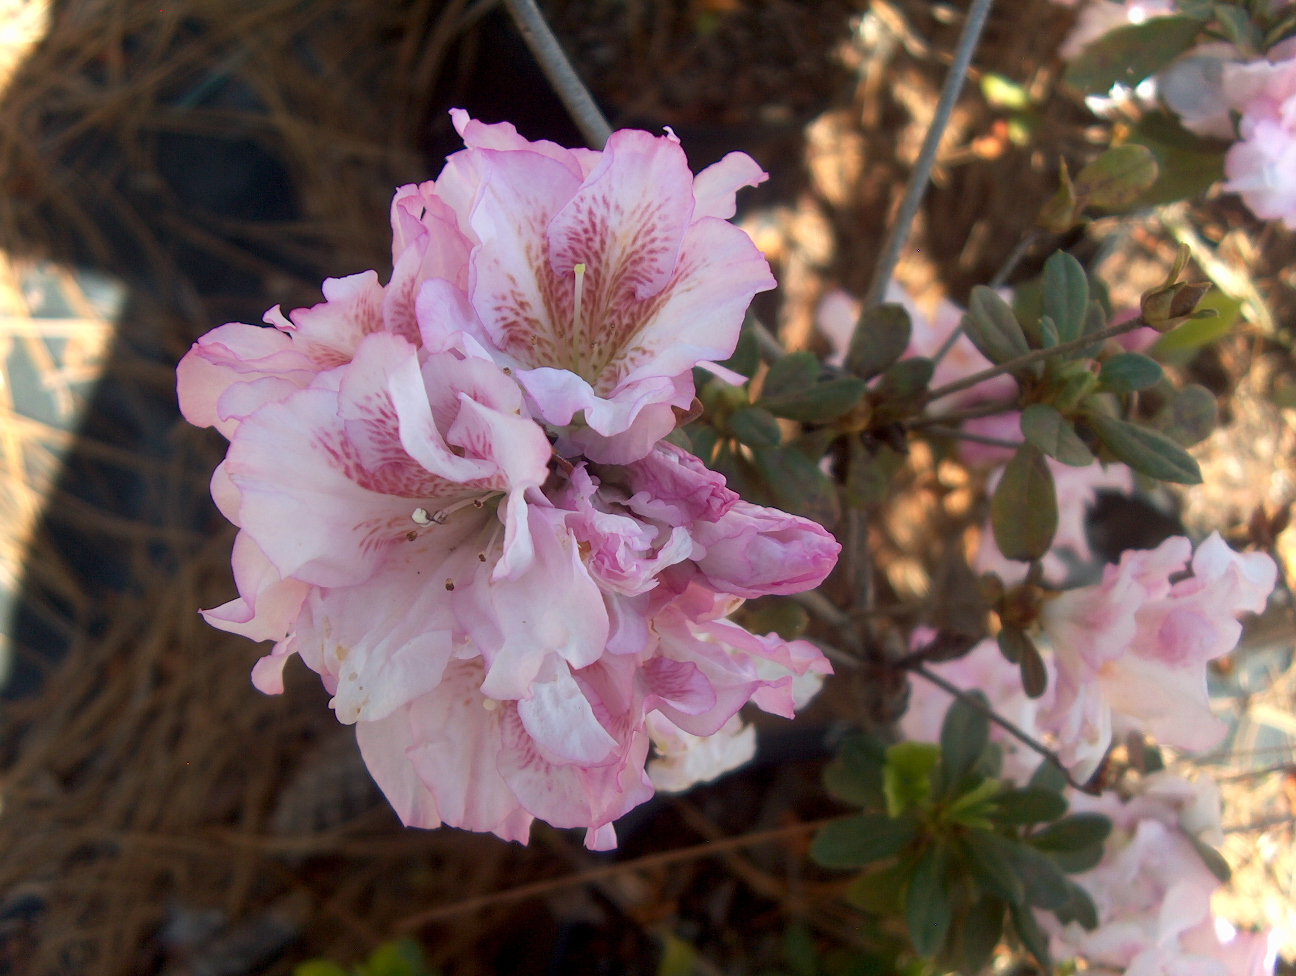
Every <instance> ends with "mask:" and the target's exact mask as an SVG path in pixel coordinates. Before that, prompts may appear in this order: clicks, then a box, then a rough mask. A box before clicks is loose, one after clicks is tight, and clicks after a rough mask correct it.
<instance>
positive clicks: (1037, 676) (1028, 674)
mask: <svg viewBox="0 0 1296 976" xmlns="http://www.w3.org/2000/svg"><path fill="white" fill-rule="evenodd" d="M1022 637H1023V638H1024V642H1023V644H1022V649H1021V660H1020V661H1018V662H1017V666H1018V667H1019V668H1021V677H1022V689H1023V690H1024V691H1025V692H1026V694H1027V695H1028V696H1029V697H1031V698H1039V697H1040V696H1041V695H1043V694H1044V692H1045V691H1046V690H1047V689H1048V669H1047V668H1045V667H1044V658H1043V657H1041V656H1040V652H1039V648H1037V647H1036V646H1035V642H1034V641H1033V640H1031V639H1030V637H1029V636H1027V635H1026V634H1022Z"/></svg>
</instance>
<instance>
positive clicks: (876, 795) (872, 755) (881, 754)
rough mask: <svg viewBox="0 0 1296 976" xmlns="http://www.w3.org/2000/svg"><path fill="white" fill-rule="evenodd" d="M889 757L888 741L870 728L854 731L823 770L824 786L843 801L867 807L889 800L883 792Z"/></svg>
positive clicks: (877, 805)
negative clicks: (883, 768)
mask: <svg viewBox="0 0 1296 976" xmlns="http://www.w3.org/2000/svg"><path fill="white" fill-rule="evenodd" d="M886 759H887V754H886V745H885V744H884V743H883V742H882V741H881V740H880V739H878V738H877V737H876V736H873V735H869V734H868V733H867V732H853V733H851V734H850V735H848V736H847V737H846V738H845V739H844V740H843V741H842V744H841V748H840V749H839V750H838V751H837V758H836V759H834V760H833V761H832V762H831V763H829V764H828V767H827V768H826V769H825V770H824V775H823V780H824V786H825V787H826V788H827V789H828V792H829V793H831V794H832V795H833V796H835V797H836V798H837V799H839V800H841V801H842V802H843V803H853V804H854V805H855V806H858V807H864V808H866V809H868V808H878V807H881V806H883V805H885V803H886V798H885V797H884V796H883V794H882V767H883V766H884V765H885V764H886Z"/></svg>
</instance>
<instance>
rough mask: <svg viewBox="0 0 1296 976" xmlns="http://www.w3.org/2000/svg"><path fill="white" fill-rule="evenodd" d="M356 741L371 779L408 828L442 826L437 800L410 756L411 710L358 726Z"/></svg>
mask: <svg viewBox="0 0 1296 976" xmlns="http://www.w3.org/2000/svg"><path fill="white" fill-rule="evenodd" d="M356 741H357V742H358V743H359V744H360V755H361V756H363V757H364V761H365V765H366V766H367V767H369V775H371V776H372V777H373V778H374V782H375V783H377V784H378V788H379V789H380V790H382V791H383V795H384V796H386V797H387V802H388V803H390V804H391V805H392V809H394V810H395V811H396V815H397V816H398V817H400V819H401V823H403V824H404V825H405V826H406V827H423V828H425V829H429V830H430V829H433V828H435V827H440V826H441V818H440V817H439V816H438V815H437V802H436V797H435V796H434V795H433V794H432V791H431V790H429V789H428V788H427V787H426V786H424V785H423V781H422V780H421V779H419V775H418V771H417V770H416V769H415V766H414V763H412V762H411V761H410V759H409V756H408V755H407V753H408V751H409V749H410V748H411V746H412V745H413V733H412V730H411V729H410V716H409V710H408V709H405V708H402V709H400V710H399V711H396V712H393V713H392V714H391V715H388V716H387V717H386V718H384V719H382V720H381V721H378V722H357V723H356Z"/></svg>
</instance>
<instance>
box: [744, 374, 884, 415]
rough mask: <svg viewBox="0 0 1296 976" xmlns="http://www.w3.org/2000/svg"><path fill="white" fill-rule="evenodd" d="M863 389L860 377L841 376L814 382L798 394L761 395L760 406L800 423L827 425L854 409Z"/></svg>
mask: <svg viewBox="0 0 1296 976" xmlns="http://www.w3.org/2000/svg"><path fill="white" fill-rule="evenodd" d="M865 389H866V386H865V383H864V381H863V380H861V379H856V378H854V377H843V378H841V379H835V380H827V381H826V382H822V383H815V384H813V385H812V386H809V387H806V389H804V390H802V391H801V392H799V393H789V394H785V395H783V396H779V397H769V396H762V397H761V400H760V405H761V406H762V407H764V408H765V409H766V410H768V411H769V412H770V413H772V414H774V416H776V417H784V418H786V419H787V420H795V421H797V422H798V423H802V424H826V423H828V422H829V421H832V420H836V419H837V418H838V417H840V416H842V415H843V414H845V413H849V412H850V411H851V410H852V409H854V408H855V405H856V404H858V403H859V402H860V398H861V397H862V396H864V391H865Z"/></svg>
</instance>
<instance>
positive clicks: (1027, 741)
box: [906, 662, 1102, 796]
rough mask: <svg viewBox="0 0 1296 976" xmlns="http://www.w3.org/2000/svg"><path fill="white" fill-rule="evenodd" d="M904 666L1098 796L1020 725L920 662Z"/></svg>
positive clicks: (1079, 787) (1070, 783)
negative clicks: (977, 713) (972, 709)
mask: <svg viewBox="0 0 1296 976" xmlns="http://www.w3.org/2000/svg"><path fill="white" fill-rule="evenodd" d="M906 667H907V669H908V670H910V671H912V672H913V673H914V674H916V675H918V676H920V677H923V678H926V679H927V680H928V681H930V682H931V683H932V684H934V685H935V686H936V687H937V688H940V689H942V690H943V691H945V692H947V693H949V694H951V695H953V696H954V697H955V698H957V699H958V700H959V701H961V702H963V704H965V705H970V706H971V707H972V708H975V709H976V710H977V711H978V712H980V713H981V714H982V715H984V716H985V717H986V718H988V719H989V720H990V721H992V722H994V723H995V725H997V726H999V727H1000V728H1001V729H1003V730H1004V731H1005V732H1007V733H1008V734H1009V735H1011V736H1012V737H1013V738H1015V739H1018V740H1019V741H1020V742H1021V743H1022V744H1023V745H1025V746H1027V747H1029V748H1030V749H1032V750H1033V751H1035V752H1038V753H1039V754H1040V755H1041V756H1043V757H1044V758H1045V759H1046V760H1048V761H1049V762H1051V763H1052V764H1053V765H1054V766H1056V767H1057V768H1058V769H1060V770H1061V771H1062V775H1063V776H1065V777H1066V781H1067V785H1068V786H1071V787H1074V788H1075V789H1077V790H1080V791H1081V792H1084V793H1088V794H1090V795H1091V796H1098V795H1099V794H1101V793H1102V789H1101V788H1100V787H1097V786H1090V785H1089V784H1088V783H1080V782H1078V781H1077V780H1076V779H1075V778H1074V777H1073V776H1072V775H1071V773H1070V771H1069V770H1068V769H1067V768H1066V766H1064V765H1062V760H1061V759H1059V758H1058V754H1057V753H1056V752H1054V751H1053V750H1052V749H1050V748H1049V747H1048V746H1046V745H1044V744H1043V743H1042V742H1040V741H1039V740H1038V739H1036V738H1034V737H1033V736H1032V735H1031V734H1030V733H1029V732H1026V731H1024V730H1023V729H1022V728H1021V727H1020V726H1018V725H1015V724H1014V723H1012V722H1010V721H1008V719H1006V718H1004V717H1003V716H1002V715H1000V714H999V713H998V712H996V711H995V710H994V709H993V708H990V707H989V706H988V705H985V704H983V703H982V702H980V701H979V700H977V698H976V697H974V696H973V695H969V694H968V693H967V692H966V691H964V690H963V689H962V688H960V687H959V686H958V685H955V684H953V683H951V682H949V681H946V680H945V679H944V678H942V677H941V676H940V675H939V674H936V673H935V672H934V671H932V670H931V669H930V668H928V667H927V666H926V665H925V664H922V663H920V662H914V663H910V664H907V665H906Z"/></svg>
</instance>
